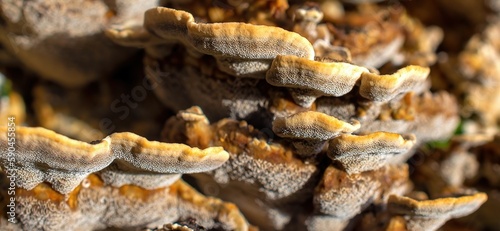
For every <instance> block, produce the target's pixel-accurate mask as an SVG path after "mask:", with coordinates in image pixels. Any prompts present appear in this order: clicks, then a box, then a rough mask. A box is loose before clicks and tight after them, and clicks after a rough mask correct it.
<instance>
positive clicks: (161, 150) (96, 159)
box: [0, 126, 229, 193]
mask: <svg viewBox="0 0 500 231" xmlns="http://www.w3.org/2000/svg"><path fill="white" fill-rule="evenodd" d="M0 131H1V132H2V135H0V140H1V141H2V142H1V144H0V146H1V148H3V150H7V147H8V142H7V141H8V138H7V135H6V134H7V128H6V127H1V128H0ZM15 148H16V158H15V163H9V164H14V165H15V166H16V167H18V169H19V170H18V175H19V177H18V179H17V182H18V185H19V186H20V187H22V188H26V189H32V188H33V187H35V186H36V185H38V184H39V183H41V182H44V181H45V182H49V183H51V184H52V186H53V188H54V189H55V190H57V191H59V192H61V193H69V192H70V191H72V190H73V189H74V188H75V187H76V186H77V185H78V184H80V182H81V181H82V180H83V179H84V178H85V177H86V176H87V175H89V174H90V173H94V172H98V171H100V170H105V169H106V168H107V167H108V166H109V165H110V164H111V163H113V162H115V163H116V165H117V166H118V167H119V168H122V169H127V170H130V172H129V173H128V175H130V177H132V178H133V177H136V174H137V172H139V173H143V174H150V175H156V174H158V176H159V177H161V175H163V174H181V173H192V172H201V171H207V170H212V169H214V168H217V167H219V166H221V165H222V164H223V163H224V162H225V161H226V160H227V159H228V158H229V154H228V153H227V152H225V151H224V150H223V149H222V148H221V147H212V148H206V149H204V150H201V149H198V148H191V147H189V146H187V145H184V144H169V143H161V142H156V141H148V140H147V139H145V138H143V137H140V136H138V135H135V134H133V133H128V132H124V133H114V134H112V135H110V136H108V137H106V138H105V139H103V140H100V141H95V142H92V143H90V144H89V143H85V142H81V141H78V140H73V139H70V138H68V137H65V136H63V135H59V134H57V133H55V132H53V131H50V130H47V129H44V128H30V127H21V126H18V127H16V143H15ZM0 158H1V159H0V160H1V161H2V162H4V163H8V155H2V156H1V157H0ZM126 176H127V173H123V174H121V175H120V177H126ZM143 179H144V178H143ZM166 180H169V179H166ZM170 181H171V180H170ZM135 183H136V184H137V183H140V182H135Z"/></svg>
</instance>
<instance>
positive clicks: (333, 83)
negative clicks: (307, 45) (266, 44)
mask: <svg viewBox="0 0 500 231" xmlns="http://www.w3.org/2000/svg"><path fill="white" fill-rule="evenodd" d="M364 72H369V71H368V69H366V68H364V67H359V66H355V65H352V64H349V63H343V62H319V61H313V60H309V59H305V58H300V57H296V56H284V55H279V56H277V57H276V58H275V59H274V60H273V63H272V65H271V68H270V69H269V71H267V74H266V80H267V82H268V83H269V84H271V85H273V86H278V87H288V88H289V89H290V91H291V92H290V93H291V94H292V97H293V98H294V100H295V102H296V103H297V104H299V105H301V106H303V107H310V106H311V105H312V103H313V102H314V101H315V100H316V98H318V97H320V96H323V95H327V96H337V97H338V96H342V95H345V94H347V93H348V92H350V91H351V90H352V88H353V87H354V85H355V84H356V82H357V81H358V79H359V78H360V77H361V74H362V73H364Z"/></svg>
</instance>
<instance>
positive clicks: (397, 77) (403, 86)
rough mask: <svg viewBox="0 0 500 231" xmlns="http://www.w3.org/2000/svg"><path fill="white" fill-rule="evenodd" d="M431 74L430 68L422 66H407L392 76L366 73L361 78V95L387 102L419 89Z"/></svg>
mask: <svg viewBox="0 0 500 231" xmlns="http://www.w3.org/2000/svg"><path fill="white" fill-rule="evenodd" d="M429 72H430V69H429V68H428V67H420V66H407V67H404V68H401V69H399V70H398V71H397V72H396V73H394V74H392V75H379V74H374V73H369V72H365V73H363V75H362V76H361V85H360V89H359V94H361V96H363V97H365V98H367V99H369V100H373V101H377V102H386V101H389V100H391V99H393V98H394V97H395V96H396V95H398V94H401V93H405V92H408V91H411V90H412V89H414V88H417V87H418V86H419V85H420V84H422V83H423V82H424V81H425V80H426V79H427V76H428V75H429Z"/></svg>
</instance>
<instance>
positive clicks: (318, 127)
mask: <svg viewBox="0 0 500 231" xmlns="http://www.w3.org/2000/svg"><path fill="white" fill-rule="evenodd" d="M360 126H361V124H360V123H359V121H357V120H353V121H352V122H351V123H347V122H344V121H342V120H339V119H337V118H335V117H333V116H329V115H327V114H324V113H321V112H316V111H306V112H299V113H297V114H294V115H291V116H289V117H280V118H276V119H275V120H274V121H273V131H274V132H275V133H276V134H277V135H278V136H280V137H285V138H295V139H308V140H329V139H332V138H333V137H336V136H338V135H340V134H341V133H352V132H354V131H356V130H357V129H359V128H360Z"/></svg>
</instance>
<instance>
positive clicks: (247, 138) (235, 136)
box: [164, 108, 317, 229]
mask: <svg viewBox="0 0 500 231" xmlns="http://www.w3.org/2000/svg"><path fill="white" fill-rule="evenodd" d="M201 113H202V112H201V110H200V109H199V108H190V109H187V110H184V111H181V112H179V113H178V115H177V116H176V117H172V118H171V119H169V120H168V121H167V123H166V126H165V130H166V131H167V132H166V133H164V134H165V135H164V139H165V140H167V141H169V140H170V139H175V138H176V137H185V138H184V140H183V141H184V142H185V143H187V144H189V145H192V146H195V147H196V146H197V147H200V148H203V147H206V146H207V145H208V146H212V145H217V146H222V147H224V149H225V150H227V151H228V152H229V155H230V157H229V160H228V161H227V162H226V163H225V164H224V165H223V166H222V167H220V168H218V169H216V170H214V171H210V172H206V173H201V174H194V175H193V176H194V177H195V178H196V179H197V181H198V182H199V184H200V187H201V188H202V189H204V190H205V192H206V193H208V194H213V193H214V192H213V191H214V188H216V192H217V194H218V195H219V196H220V197H221V198H222V199H224V200H227V201H233V202H234V203H236V204H237V205H238V207H239V208H240V209H241V210H242V211H243V212H244V213H245V215H246V217H247V218H248V219H249V220H250V222H252V223H258V224H261V227H265V228H268V229H282V228H284V225H286V224H287V223H288V222H289V221H290V219H291V216H292V211H290V210H288V209H287V208H288V207H290V206H297V205H296V204H297V203H299V202H302V201H303V200H304V199H305V195H307V193H308V192H310V191H312V190H313V189H312V187H311V186H312V185H311V184H312V183H313V182H314V179H315V176H316V175H317V167H316V166H315V165H314V164H312V163H306V162H304V161H302V160H300V159H298V158H296V157H295V156H294V155H293V152H292V150H290V149H289V148H286V147H283V146H282V145H280V144H278V143H274V142H269V143H268V142H267V141H266V140H263V139H262V138H259V137H265V136H266V133H262V131H258V130H257V129H254V128H253V127H252V126H250V125H248V124H247V123H245V122H238V121H234V120H229V119H224V120H221V121H218V122H216V123H213V124H212V125H210V124H208V123H206V121H207V120H206V118H202V117H201V115H202V114H201ZM193 117H195V118H197V119H196V120H192V119H190V118H193ZM172 128H177V129H172ZM168 131H172V132H168ZM173 131H177V132H173ZM177 141H180V140H177ZM285 205H286V206H285ZM273 214H274V215H273ZM273 216H277V217H281V218H279V219H278V218H276V220H273V219H271V218H272V217H273Z"/></svg>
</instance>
